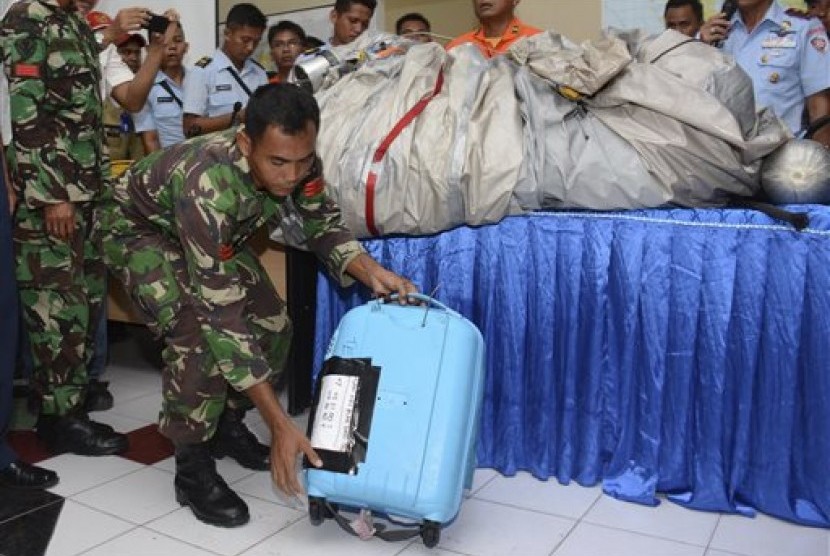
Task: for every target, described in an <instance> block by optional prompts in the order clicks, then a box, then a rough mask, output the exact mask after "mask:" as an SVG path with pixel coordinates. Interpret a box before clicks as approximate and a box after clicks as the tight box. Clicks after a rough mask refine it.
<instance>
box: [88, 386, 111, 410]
mask: <svg viewBox="0 0 830 556" xmlns="http://www.w3.org/2000/svg"><path fill="white" fill-rule="evenodd" d="M108 387H109V382H106V381H101V380H96V379H90V381H89V384H87V387H86V399H85V400H84V409H85V410H87V411H106V410H108V409H112V406H113V403H114V400H113V398H112V394H111V393H110V391H109V389H108Z"/></svg>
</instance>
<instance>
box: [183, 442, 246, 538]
mask: <svg viewBox="0 0 830 556" xmlns="http://www.w3.org/2000/svg"><path fill="white" fill-rule="evenodd" d="M174 484H175V487H176V501H177V502H178V503H179V504H181V505H182V506H190V509H191V510H192V511H193V514H194V515H195V516H196V517H197V518H198V519H199V520H200V521H204V522H205V523H209V524H210V525H217V526H219V527H238V526H240V525H244V524H245V523H248V520H249V519H250V518H251V517H250V515H249V513H248V506H247V504H245V502H244V501H243V500H242V498H240V497H239V495H238V494H236V493H235V492H234V491H233V490H231V488H230V487H229V486H228V484H227V483H226V482H225V480H224V479H223V478H222V477H221V476H219V474H218V473H217V472H216V462H215V461H214V460H213V458H212V457H210V450H209V448H208V445H207V443H206V442H205V443H201V444H177V445H176V479H175V481H174Z"/></svg>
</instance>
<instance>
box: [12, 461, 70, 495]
mask: <svg viewBox="0 0 830 556" xmlns="http://www.w3.org/2000/svg"><path fill="white" fill-rule="evenodd" d="M56 484H58V474H57V473H55V472H54V471H52V470H50V469H44V468H42V467H38V466H36V465H29V464H28V463H26V462H25V461H20V460H17V461H15V462H12V463H10V464H9V466H8V467H6V468H5V469H3V470H2V471H0V485H3V486H7V487H13V488H31V489H40V488H52V487H53V486H55V485H56Z"/></svg>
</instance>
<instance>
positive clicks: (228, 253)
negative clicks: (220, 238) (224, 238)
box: [218, 244, 234, 261]
mask: <svg viewBox="0 0 830 556" xmlns="http://www.w3.org/2000/svg"><path fill="white" fill-rule="evenodd" d="M218 255H219V260H220V261H229V260H231V259H232V258H233V256H234V250H233V245H228V244H222V245H220V246H219V253H218Z"/></svg>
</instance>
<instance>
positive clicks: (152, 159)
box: [97, 84, 416, 527]
mask: <svg viewBox="0 0 830 556" xmlns="http://www.w3.org/2000/svg"><path fill="white" fill-rule="evenodd" d="M244 123H245V125H244V126H243V127H240V128H239V129H230V130H226V131H223V132H219V133H216V134H212V135H206V136H203V137H198V138H195V139H192V140H190V141H186V142H184V143H181V144H178V145H176V146H173V147H171V148H169V149H166V150H164V151H159V152H156V153H153V154H152V155H150V156H148V157H146V158H145V159H143V160H141V161H140V162H139V163H138V164H136V165H135V166H134V167H133V168H132V169H131V170H130V171H129V172H128V173H127V174H126V175H125V176H124V178H123V179H122V180H121V181H120V182H119V183H118V184H117V186H116V187H115V188H114V192H113V195H112V198H110V199H107V200H106V201H105V202H104V203H103V208H102V210H101V214H100V217H99V218H98V223H97V225H98V230H99V235H100V236H101V237H102V239H103V249H104V259H105V262H106V264H107V265H108V267H109V268H110V269H111V271H112V272H113V274H114V275H115V276H117V277H118V278H119V279H120V280H121V281H122V282H123V283H124V285H125V286H126V288H127V291H129V293H130V295H131V297H132V299H133V301H134V303H135V304H136V306H137V308H138V309H139V310H140V311H141V312H142V313H143V315H144V317H145V319H146V321H147V324H148V326H150V328H151V329H152V330H153V331H154V332H155V333H156V334H158V335H160V336H161V337H163V339H164V342H165V347H164V352H163V359H164V365H165V367H164V371H163V396H164V399H163V403H162V410H161V415H160V424H159V430H160V431H161V433H162V434H164V435H165V436H167V437H168V438H170V439H171V440H172V441H173V443H174V445H175V448H176V478H175V490H176V499H177V500H178V502H179V503H180V504H182V505H188V506H190V508H191V510H192V511H193V513H194V514H195V515H196V517H197V518H199V519H200V520H202V521H204V522H206V523H210V524H213V525H220V526H224V527H235V526H238V525H242V524H244V523H246V522H247V521H248V519H249V514H248V508H247V506H246V504H245V502H244V501H243V500H242V499H241V498H240V497H239V496H238V495H237V494H236V493H235V492H234V491H233V490H231V489H230V488H229V487H228V485H227V484H226V483H225V482H224V481H223V480H222V478H221V477H220V476H219V475H218V474H217V472H216V465H215V462H214V460H213V457H212V456H214V457H223V456H225V455H227V456H230V457H232V458H234V459H236V460H237V461H238V462H239V463H240V464H241V465H243V466H245V467H247V468H250V469H262V470H264V469H269V468H270V471H271V474H272V477H273V479H274V481H275V482H276V484H277V486H278V487H279V488H280V489H281V490H282V491H284V492H285V493H286V494H288V495H299V494H301V493H302V487H301V485H300V483H299V481H298V479H297V468H296V464H297V456H298V455H301V454H305V455H306V456H308V458H309V460H310V461H312V462H316V464H318V465H319V461H320V460H319V458H318V457H317V455H316V454H315V453H314V450H313V449H312V447H311V444H310V443H309V441H308V439H307V438H306V437H305V435H304V434H303V433H302V432H301V431H300V430H299V429H297V428H296V427H295V426H294V424H293V422H292V421H291V420H290V418H289V417H288V416H287V415H286V413H285V412H284V411H283V409H282V407H281V406H280V404H279V402H278V401H277V398H276V396H275V394H274V389H273V387H272V383H273V382H274V380H275V378H276V376H277V375H278V374H279V373H280V372H281V371H282V368H283V365H284V363H285V359H286V356H287V353H288V346H289V344H290V339H291V324H290V322H289V320H288V316H287V313H286V307H285V303H284V302H283V300H282V299H280V297H279V296H278V294H277V292H276V290H275V289H274V287H273V285H272V283H271V281H270V280H269V279H268V277H267V275H266V273H265V271H264V269H263V268H262V266H261V265H260V263H259V261H258V259H257V258H256V257H255V255H254V254H253V252H252V251H251V250H250V248H249V247H248V246H247V245H246V242H247V240H248V238H250V237H251V235H252V234H253V233H254V232H255V231H257V230H258V229H259V228H260V227H262V226H264V225H266V224H268V223H269V222H270V223H272V224H278V223H279V222H281V221H284V220H285V219H286V217H288V216H289V215H290V216H291V217H292V218H294V219H295V220H296V219H299V220H300V221H301V222H302V230H303V233H304V235H305V237H306V239H307V245H308V247H309V248H310V249H311V250H312V251H313V252H314V253H316V255H317V256H318V258H319V259H320V260H321V261H322V262H323V263H324V264H325V266H326V268H327V270H328V271H329V272H330V273H331V274H332V275H334V276H336V277H337V278H338V279H339V280H340V282H341V284H343V285H348V284H349V283H351V282H352V280H351V278H350V277H352V278H355V279H357V280H359V281H360V282H362V283H363V284H365V285H366V286H367V287H369V288H370V289H371V290H372V292H373V293H374V294H375V295H378V296H385V295H388V294H391V293H398V294H400V295H401V298H402V299H405V296H406V294H408V293H411V292H414V291H416V288H415V286H414V285H413V284H412V283H411V282H409V281H408V280H406V279H404V278H402V277H400V276H398V275H396V274H394V273H393V272H390V271H388V270H386V269H384V268H383V267H381V266H380V265H379V264H378V263H377V262H376V261H375V260H374V259H372V258H371V257H369V255H368V254H366V252H365V251H364V250H363V248H362V247H361V246H360V244H359V243H358V242H357V241H355V239H354V236H353V235H352V234H351V232H349V231H348V229H346V227H345V226H344V224H343V223H342V220H341V217H340V209H339V208H338V207H337V206H336V205H335V204H334V202H333V201H332V200H331V199H329V198H328V197H327V195H326V190H325V183H324V181H323V176H322V171H321V165H320V161H319V159H318V157H317V154H316V152H315V144H316V140H317V132H318V128H319V125H320V111H319V108H318V106H317V103H316V101H315V100H314V97H312V96H311V95H310V94H307V93H305V92H304V91H302V90H301V89H299V88H297V87H295V86H293V85H288V84H275V85H267V86H264V87H261V88H260V89H258V90H257V91H256V92H255V93H254V95H253V96H252V97H251V100H250V102H249V104H248V107H247V110H246V114H245V122H244ZM229 385H230V386H231V388H228V386H229ZM252 402H253V405H255V406H256V407H257V409H258V410H259V412H260V414H261V415H262V418H263V420H264V421H265V423H266V424H267V425H268V428H269V430H270V432H271V447H270V448H268V447H266V446H263V445H261V444H260V443H259V442H258V441H257V440H256V438H255V437H254V435H253V434H252V433H251V432H250V431H249V430H248V429H247V428H246V427H245V425H244V424H243V422H242V418H243V416H244V413H245V411H246V410H248V409H250V408H251V403H252Z"/></svg>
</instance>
